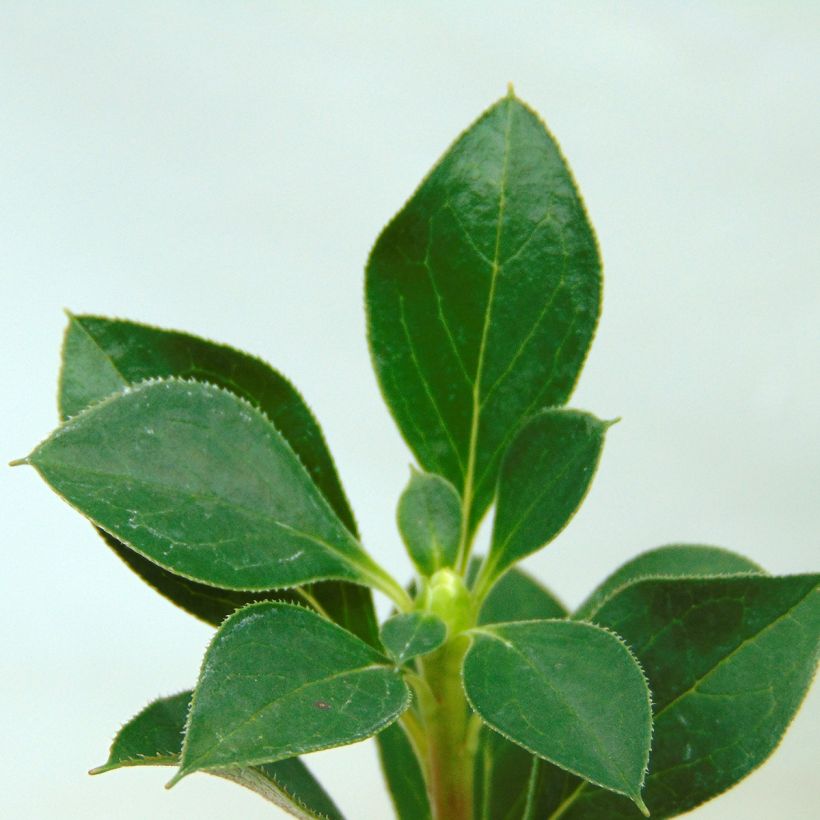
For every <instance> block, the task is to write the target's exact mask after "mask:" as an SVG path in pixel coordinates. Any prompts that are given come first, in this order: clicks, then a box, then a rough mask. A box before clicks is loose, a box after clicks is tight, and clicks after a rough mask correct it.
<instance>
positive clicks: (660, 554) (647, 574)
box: [574, 544, 765, 620]
mask: <svg viewBox="0 0 820 820" xmlns="http://www.w3.org/2000/svg"><path fill="white" fill-rule="evenodd" d="M749 572H752V573H755V574H765V571H764V570H763V569H762V568H761V567H760V566H758V565H757V564H755V563H754V562H753V561H750V560H749V559H748V558H745V557H744V556H742V555H739V554H738V553H736V552H731V551H730V550H727V549H723V548H721V547H707V546H702V545H700V544H671V545H669V546H667V547H657V548H656V549H653V550H649V551H648V552H644V553H641V554H640V555H638V556H636V557H635V558H633V559H632V560H631V561H627V562H626V563H625V564H624V565H623V566H622V567H619V568H618V569H617V570H615V572H613V573H612V575H610V576H609V578H607V579H606V580H605V581H604V582H603V583H602V584H601V585H600V586H599V587H598V588H597V589H596V590H595V591H594V592H593V593H592V594H591V595H590V596H589V598H587V600H586V601H584V603H583V604H581V606H580V607H579V608H578V611H577V612H576V613H575V616H574V617H575V618H577V619H578V620H585V619H586V618H587V617H588V616H589V614H590V613H591V612H594V611H595V610H597V609H598V608H599V607H600V606H601V604H602V603H603V602H604V601H605V600H606V599H607V598H608V597H609V596H610V595H612V593H613V592H615V591H616V590H618V589H620V588H621V587H624V586H626V585H627V584H630V583H633V582H634V581H638V580H640V579H641V578H651V577H658V576H664V577H667V578H692V577H697V576H704V575H706V576H708V575H735V574H737V573H749Z"/></svg>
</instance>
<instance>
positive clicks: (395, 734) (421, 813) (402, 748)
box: [376, 722, 432, 820]
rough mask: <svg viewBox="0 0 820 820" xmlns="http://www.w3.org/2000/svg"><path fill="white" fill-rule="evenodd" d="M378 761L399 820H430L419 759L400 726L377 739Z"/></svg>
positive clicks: (395, 725)
mask: <svg viewBox="0 0 820 820" xmlns="http://www.w3.org/2000/svg"><path fill="white" fill-rule="evenodd" d="M376 741H377V743H378V747H379V760H380V761H381V764H382V771H383V772H384V778H385V780H386V781H387V786H388V789H389V791H390V797H391V798H392V800H393V808H395V810H396V816H397V817H398V820H431V818H432V813H431V811H430V801H429V799H428V797H427V785H426V784H425V782H424V775H423V774H422V771H421V765H420V763H419V759H418V757H417V756H416V753H415V751H414V750H413V747H412V745H411V744H410V741H409V739H408V738H407V735H406V734H405V732H404V729H403V728H402V727H401V724H400V723H399V722H396V723H391V724H390V726H388V727H387V728H386V729H384V730H383V731H381V732H379V734H378V735H376Z"/></svg>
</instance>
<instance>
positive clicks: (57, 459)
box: [21, 91, 820, 820]
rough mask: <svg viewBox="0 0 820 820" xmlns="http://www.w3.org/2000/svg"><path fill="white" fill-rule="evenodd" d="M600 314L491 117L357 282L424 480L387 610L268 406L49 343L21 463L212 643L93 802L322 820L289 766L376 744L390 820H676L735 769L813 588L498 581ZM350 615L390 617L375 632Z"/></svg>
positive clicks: (567, 221) (763, 735)
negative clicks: (238, 804)
mask: <svg viewBox="0 0 820 820" xmlns="http://www.w3.org/2000/svg"><path fill="white" fill-rule="evenodd" d="M600 293H601V263H600V258H599V253H598V248H597V244H596V241H595V237H594V234H593V231H592V228H591V225H590V223H589V220H588V218H587V215H586V212H585V209H584V206H583V203H582V201H581V198H580V195H579V193H578V190H577V188H576V185H575V183H574V181H573V178H572V175H571V173H570V171H569V168H568V167H567V165H566V162H565V161H564V159H563V157H562V155H561V153H560V151H559V149H558V146H557V144H556V143H555V141H554V139H553V138H552V136H551V135H550V133H549V132H548V131H547V129H546V128H545V126H544V125H543V123H542V122H541V121H540V119H539V118H538V117H537V116H536V115H535V114H534V113H533V112H532V111H531V110H530V109H529V108H528V107H527V106H526V105H524V104H523V103H522V102H521V101H520V100H519V99H517V98H516V97H515V96H514V94H513V93H512V91H511V92H510V93H509V94H508V95H507V96H506V97H504V98H503V99H502V100H500V101H499V102H498V103H496V104H495V105H493V106H492V107H491V108H490V109H489V110H488V111H487V112H485V113H484V114H483V115H482V116H481V117H480V118H479V119H478V120H477V121H476V122H475V123H474V124H473V125H472V126H471V127H470V128H469V129H468V130H467V131H465V132H464V133H463V134H462V135H461V136H460V137H459V138H458V140H457V141H456V142H455V143H454V145H453V146H452V147H451V148H450V149H449V150H448V151H447V152H446V153H445V155H444V157H443V158H442V159H441V160H440V161H439V163H438V164H437V165H436V166H435V168H434V169H433V170H432V171H431V173H430V174H429V175H428V176H427V178H426V179H425V180H424V181H423V182H422V184H421V186H420V187H419V189H418V190H417V191H416V192H415V194H414V195H413V196H412V197H411V198H410V200H409V201H408V202H407V204H406V205H405V206H404V208H403V209H402V210H401V211H400V212H399V214H398V215H397V216H396V217H395V218H394V219H393V220H392V221H391V222H390V223H389V225H388V226H387V227H386V228H385V229H384V231H383V232H382V234H381V236H380V237H379V238H378V240H377V241H376V244H375V246H374V248H373V251H372V253H371V256H370V259H369V261H368V263H367V271H366V304H367V313H368V335H369V341H370V346H371V351H372V355H373V362H374V367H375V370H376V374H377V376H378V379H379V383H380V385H381V388H382V391H383V393H384V397H385V400H386V402H387V405H388V407H389V408H390V411H391V412H392V414H393V416H394V418H395V420H396V422H397V424H398V426H399V428H400V430H401V432H402V434H403V435H404V438H405V439H406V441H407V443H408V445H409V446H410V448H411V449H412V451H413V453H414V454H415V457H416V459H417V461H418V465H419V468H420V469H416V468H414V469H413V472H412V475H411V477H410V481H409V483H408V485H407V488H406V490H405V491H404V493H403V494H402V496H401V498H400V499H399V503H398V510H397V522H398V527H399V531H400V533H401V536H402V538H403V540H404V543H405V545H406V547H407V552H408V555H409V557H410V559H411V561H412V563H413V565H414V567H415V570H416V576H415V578H414V580H413V581H412V582H411V584H410V586H409V587H405V586H403V585H402V584H401V583H400V582H399V581H397V580H395V579H394V578H393V577H392V576H391V575H390V574H389V573H387V572H386V571H385V570H384V569H383V568H382V567H381V566H380V565H379V563H378V562H377V561H376V559H375V558H374V557H373V556H372V555H371V554H370V553H368V552H367V550H366V549H365V547H364V546H363V544H362V542H361V539H360V538H359V535H358V531H357V527H356V522H355V519H354V517H353V514H352V512H351V509H350V505H349V503H348V501H347V498H346V496H345V493H344V490H343V488H342V484H341V482H340V480H339V477H338V475H337V472H336V468H335V466H334V463H333V460H332V457H331V455H330V452H329V449H328V447H327V444H326V442H325V440H324V437H323V435H322V432H321V430H320V428H319V425H318V423H317V422H316V420H315V418H314V417H313V414H312V413H311V411H310V410H309V409H308V407H307V405H306V404H305V402H304V400H303V399H302V397H301V396H300V394H299V393H298V392H297V391H296V389H295V388H294V387H293V386H292V385H291V384H290V382H289V381H288V380H287V379H286V378H285V377H284V376H283V375H282V374H280V373H279V372H278V371H276V370H274V369H273V368H271V367H270V366H268V365H267V364H265V363H264V362H262V361H260V360H258V359H256V358H254V357H252V356H249V355H247V354H245V353H241V352H238V351H236V350H233V349H231V348H228V347H225V346H222V345H218V344H214V343H212V342H209V341H207V340H204V339H199V338H196V337H194V336H190V335H187V334H184V333H179V332H175V331H168V330H161V329H158V328H153V327H148V326H145V325H141V324H136V323H133V322H128V321H121V320H111V319H105V318H102V317H96V316H69V322H68V329H67V331H66V335H65V340H64V345H63V366H62V372H61V375H60V390H59V405H60V413H61V422H62V423H61V425H60V426H59V427H58V428H57V430H56V431H55V432H54V433H52V434H51V435H50V436H49V437H48V438H47V439H46V440H45V441H43V442H42V443H41V444H40V445H39V446H37V447H36V448H35V449H34V450H33V451H32V453H31V454H30V455H29V456H28V457H27V458H25V459H22V460H21V462H23V463H27V464H30V465H32V466H33V467H34V468H35V469H36V470H37V471H38V472H39V473H40V475H41V476H42V477H43V479H44V480H45V481H46V482H47V483H48V484H49V485H50V486H51V488H52V489H53V490H54V491H55V492H56V493H58V494H59V495H60V496H62V498H63V499H65V500H66V501H67V502H68V503H69V504H70V505H71V506H72V507H74V508H75V509H76V510H77V511H78V512H80V513H81V514H82V515H84V516H85V517H86V518H87V519H88V520H89V521H91V522H92V523H93V524H94V525H95V526H96V527H97V529H98V532H99V533H100V535H102V537H103V538H104V540H105V542H106V543H107V544H108V545H109V546H110V547H111V549H112V550H114V552H115V553H116V554H117V555H118V556H119V557H120V558H122V560H123V561H125V563H126V564H127V565H128V566H130V567H131V568H132V569H133V570H134V571H135V572H136V574H137V575H139V576H140V577H141V578H142V579H143V580H144V581H146V582H147V583H148V584H150V585H151V586H152V587H154V588H155V589H156V590H157V591H158V592H160V593H161V594H162V595H164V596H165V597H166V598H168V599H169V600H170V601H171V602H173V603H174V604H176V605H178V606H179V607H181V608H182V609H184V610H186V611H188V612H190V613H191V614H193V615H195V616H197V617H199V618H201V619H203V620H204V621H206V622H207V623H209V624H211V625H213V626H214V627H216V632H215V634H214V636H213V640H212V641H211V643H210V646H209V647H208V649H207V651H206V653H205V658H204V661H203V664H202V668H201V670H200V673H199V677H198V679H197V681H196V685H195V687H194V689H193V690H192V691H191V692H183V693H181V694H179V695H175V696H173V697H169V698H162V699H160V700H157V701H154V702H153V703H151V704H150V705H149V706H147V707H146V708H145V709H144V710H143V711H142V712H140V713H139V714H138V715H137V716H136V717H135V718H133V719H132V720H131V721H130V722H128V723H127V724H126V725H125V726H124V727H123V729H122V730H121V731H120V732H119V733H118V735H117V736H116V738H115V740H114V742H113V745H112V747H111V751H110V755H109V759H108V761H107V762H106V763H105V764H104V765H102V766H100V767H99V768H98V769H95V770H94V773H99V772H104V771H110V770H112V769H117V768H122V767H129V766H144V765H166V766H176V767H178V768H177V772H176V774H175V775H174V777H173V778H172V780H171V784H169V785H172V784H173V783H175V782H177V781H178V780H180V779H181V778H182V777H184V776H186V775H188V774H191V773H193V772H197V771H202V772H208V773H211V774H216V775H218V776H221V777H224V778H228V779H230V780H233V781H235V782H237V783H240V784H241V785H244V786H246V787H248V788H251V789H253V790H255V791H256V792H258V793H259V794H260V795H261V796H262V797H264V798H266V799H268V800H270V801H271V802H272V803H274V804H276V805H277V806H279V807H280V808H282V809H284V810H285V811H287V812H290V813H291V814H293V815H294V816H296V817H302V818H321V817H324V818H334V819H335V818H341V816H342V815H341V813H340V812H339V809H338V808H337V807H336V806H335V804H334V803H333V801H332V800H331V798H330V797H329V796H328V795H327V794H326V793H325V791H324V790H323V789H322V787H321V786H320V785H319V783H318V782H317V781H316V780H315V778H314V777H313V776H312V775H311V773H310V772H309V770H308V769H307V767H306V766H305V764H304V763H303V762H302V761H301V759H300V757H299V755H303V754H307V753H310V752H313V751H317V750H320V749H327V748H330V747H334V746H341V745H344V744H348V743H353V742H355V741H359V740H362V739H364V738H366V737H370V736H374V735H375V736H376V737H377V740H378V743H379V752H380V756H381V759H382V763H383V767H384V772H385V776H386V780H387V782H388V785H389V787H390V790H391V794H392V797H393V800H394V805H395V808H396V813H397V815H398V816H399V817H400V818H401V820H426V818H437V820H443V819H444V818H446V820H467V819H468V818H476V820H479V819H480V820H532V818H536V817H537V818H548V819H549V820H557V818H566V820H593V818H621V817H623V818H634V817H640V816H641V813H644V814H649V813H650V812H651V814H652V816H653V817H659V818H663V817H674V816H677V815H680V814H682V813H685V812H687V811H689V810H691V809H692V808H694V807H696V806H698V805H700V804H701V803H703V802H704V801H707V800H709V799H711V798H712V797H714V796H716V795H718V794H720V793H721V792H723V791H725V790H726V789H728V788H730V787H731V786H732V785H734V784H735V783H737V782H738V781H739V780H741V779H742V778H744V777H745V776H746V775H748V774H749V773H750V772H751V771H752V770H753V769H754V768H756V767H757V766H759V765H760V764H761V763H762V762H763V761H764V760H765V759H766V758H767V757H768V756H769V755H770V754H771V753H772V751H773V750H774V749H775V747H776V746H777V743H778V742H779V740H780V738H781V737H782V735H783V733H784V732H785V730H786V728H787V727H788V725H789V722H790V721H791V720H792V718H793V717H794V715H795V713H796V711H797V710H798V708H799V706H800V703H801V702H802V700H803V698H804V696H805V694H806V692H807V690H808V688H809V686H810V684H811V680H812V678H813V675H814V671H815V666H816V660H817V650H818V636H819V635H820V606H819V605H818V594H817V593H818V580H820V576H818V575H796V576H789V577H772V576H770V575H768V574H766V572H765V571H764V570H762V569H761V568H760V567H759V566H757V565H756V564H755V563H753V562H751V561H749V560H748V559H746V558H744V557H742V556H739V555H736V554H734V553H731V552H729V551H727V550H722V549H718V548H715V547H709V546H703V545H673V546H668V547H662V548H659V549H657V550H653V551H650V552H648V553H645V554H643V555H641V556H639V557H638V558H636V559H634V560H632V561H630V562H629V563H627V564H626V565H625V566H623V567H622V568H621V569H619V570H618V571H617V572H615V573H614V574H613V575H612V576H610V578H608V579H605V580H604V581H603V582H602V583H601V585H600V586H599V587H598V588H597V589H596V590H594V591H593V592H592V593H591V595H590V597H589V598H588V599H587V601H585V602H584V603H583V604H582V605H581V607H580V608H579V609H578V610H577V611H576V612H575V613H574V614H573V613H571V612H569V611H567V609H566V608H565V607H564V605H563V604H562V603H561V602H560V601H559V600H558V599H557V598H556V597H555V596H554V595H553V594H552V593H551V592H549V591H548V590H546V589H545V588H544V587H542V586H541V585H540V584H539V583H538V582H537V581H535V580H534V579H533V578H531V577H529V576H528V575H527V574H526V573H525V572H524V571H523V570H521V568H520V567H519V566H517V565H518V563H519V562H520V561H521V560H522V559H523V558H525V557H526V556H528V555H530V554H532V553H533V552H535V551H536V550H539V549H541V548H542V547H544V546H545V545H546V544H548V543H550V542H551V541H552V540H553V539H554V538H555V537H556V536H557V535H558V534H559V533H560V532H561V530H562V529H563V528H564V527H566V526H567V524H568V523H569V522H570V520H571V519H572V517H573V515H574V514H575V512H576V510H577V509H578V507H579V505H580V504H581V502H582V500H583V498H584V496H585V494H586V492H587V491H588V489H589V487H590V485H591V483H592V480H593V478H594V474H595V470H596V467H597V465H598V462H599V460H600V458H601V457H602V452H603V449H604V445H605V440H606V437H607V435H608V434H609V433H608V431H609V428H610V426H611V424H612V422H609V421H601V420H599V419H597V418H596V417H595V416H593V415H592V414H590V413H587V412H582V411H579V410H574V409H568V408H566V407H565V404H566V402H567V401H568V399H569V397H570V395H571V392H572V389H573V387H574V385H575V382H576V380H577V379H578V376H579V374H580V371H581V368H582V365H583V362H584V359H585V357H586V354H587V351H588V348H589V345H590V343H591V340H592V337H593V334H594V332H595V327H596V324H597V319H598V314H599V309H600ZM491 506H494V509H495V514H494V521H493V527H492V534H491V540H490V544H489V549H488V551H487V554H486V555H485V556H484V557H483V558H480V557H478V556H476V555H474V554H473V542H474V535H475V532H476V529H477V527H478V524H479V523H480V521H481V520H482V518H483V516H484V515H485V513H486V512H487V510H488V509H489V508H490V507H491ZM408 589H409V590H410V591H409V592H408ZM371 590H375V591H377V592H379V593H382V594H384V595H386V596H388V598H389V599H390V600H391V602H392V604H393V606H394V607H395V610H394V611H393V613H392V614H391V615H390V617H389V618H388V619H387V620H386V621H385V622H384V623H383V624H382V625H381V628H379V626H378V624H377V621H376V618H375V614H374V609H373V603H372V598H371Z"/></svg>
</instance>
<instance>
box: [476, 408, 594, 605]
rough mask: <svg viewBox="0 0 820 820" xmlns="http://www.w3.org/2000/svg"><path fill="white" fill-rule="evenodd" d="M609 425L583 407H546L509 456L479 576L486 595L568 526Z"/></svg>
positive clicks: (523, 430) (478, 582)
mask: <svg viewBox="0 0 820 820" xmlns="http://www.w3.org/2000/svg"><path fill="white" fill-rule="evenodd" d="M609 426H610V423H608V422H603V421H600V420H599V419H597V418H595V416H593V415H591V414H590V413H583V412H581V411H578V410H563V409H550V410H544V411H542V412H541V413H539V414H538V415H536V416H534V417H533V418H531V419H530V421H528V422H527V423H526V424H525V425H524V426H523V427H522V428H521V430H520V431H519V432H518V434H517V435H516V437H515V439H514V440H513V442H512V444H511V445H510V447H509V449H508V450H507V452H506V453H505V455H504V461H503V463H502V465H501V472H500V474H499V478H498V501H497V505H496V513H495V522H494V525H493V534H492V541H491V544H490V551H489V554H488V555H487V558H486V560H485V562H484V565H483V566H482V568H481V570H480V572H479V576H478V579H477V580H476V594H477V595H478V596H479V598H481V597H482V596H483V595H484V594H486V592H487V590H488V588H489V587H490V586H491V585H492V584H493V582H494V581H495V579H496V578H498V577H499V576H500V575H501V574H502V573H503V572H504V571H505V570H506V569H507V568H508V567H510V566H511V565H512V564H513V563H515V562H516V561H519V560H521V559H522V558H524V557H526V556H527V555H530V554H531V553H533V552H535V551H537V550H538V549H540V548H541V547H542V546H543V545H544V544H546V543H549V541H551V540H552V539H553V538H555V536H556V535H558V533H560V532H561V530H563V529H564V527H566V526H567V524H568V523H569V521H570V520H571V519H572V517H573V515H574V514H575V512H576V511H577V509H578V507H579V506H580V504H581V501H582V500H583V498H584V497H585V495H586V494H587V492H588V491H589V487H590V485H591V483H592V478H593V476H594V474H595V470H596V468H597V465H598V462H599V460H600V457H601V451H602V448H603V444H604V435H605V433H606V430H607V428H608V427H609Z"/></svg>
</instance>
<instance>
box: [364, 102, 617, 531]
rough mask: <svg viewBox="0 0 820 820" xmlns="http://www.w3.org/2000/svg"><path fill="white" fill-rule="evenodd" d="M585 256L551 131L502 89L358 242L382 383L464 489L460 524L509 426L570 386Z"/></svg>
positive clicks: (587, 266) (582, 350)
mask: <svg viewBox="0 0 820 820" xmlns="http://www.w3.org/2000/svg"><path fill="white" fill-rule="evenodd" d="M600 268H601V266H600V260H599V256H598V249H597V245H596V242H595V237H594V235H593V232H592V228H591V227H590V224H589V222H588V220H587V217H586V214H585V212H584V207H583V204H582V202H581V199H580V196H579V194H578V191H577V189H576V187H575V184H574V181H573V179H572V176H571V174H570V171H569V169H568V167H567V165H566V163H565V161H564V159H563V157H562V156H561V153H560V151H559V149H558V146H557V145H556V143H555V141H554V140H553V138H552V136H551V135H550V134H549V132H548V131H547V130H546V128H545V127H544V124H543V123H542V122H541V121H540V120H539V118H538V117H537V115H536V114H534V113H533V112H532V111H531V110H530V109H529V108H527V107H526V106H525V105H524V104H523V103H521V102H520V101H519V100H518V99H516V98H515V97H514V96H513V95H512V94H510V95H508V96H507V97H505V98H504V99H502V100H501V101H499V102H498V103H497V104H496V105H494V106H493V107H492V108H490V109H489V110H488V111H487V112H486V113H484V114H483V115H482V116H481V117H480V118H479V119H478V120H477V121H476V122H475V123H474V124H473V125H472V126H471V127H470V128H469V129H468V130H467V131H466V132H465V133H464V134H462V136H461V137H460V138H459V139H458V140H457V141H456V142H455V144H454V145H453V146H452V147H451V148H450V150H449V151H448V152H447V153H446V154H445V155H444V157H443V158H442V159H441V160H440V161H439V163H438V164H437V165H436V167H435V168H434V169H433V170H432V172H431V173H430V175H429V176H428V177H427V178H426V179H425V180H424V182H423V183H422V184H421V186H420V187H419V189H418V190H417V191H416V193H415V194H414V195H413V197H412V198H411V199H410V201H409V202H408V203H407V205H405V207H404V208H403V209H402V211H401V212H400V213H399V214H398V215H397V216H396V217H395V218H394V219H393V221H392V222H391V223H390V224H389V225H388V226H387V227H386V228H385V229H384V231H383V232H382V234H381V236H380V237H379V239H378V240H377V242H376V244H375V246H374V248H373V252H372V253H371V255H370V259H369V262H368V265H367V281H366V289H367V307H368V330H369V338H370V345H371V350H372V353H373V359H374V366H375V369H376V372H377V374H378V377H379V381H380V383H381V386H382V390H383V392H384V395H385V398H386V400H387V403H388V405H389V406H390V409H391V411H392V413H393V416H394V418H395V419H396V422H397V423H398V425H399V428H400V429H401V431H402V433H403V435H404V437H405V439H406V440H407V442H408V444H409V445H410V447H411V448H412V449H413V451H414V452H415V453H416V456H417V457H418V459H419V462H420V463H421V464H422V466H424V468H425V469H427V470H429V471H430V472H435V473H438V474H439V475H443V476H445V477H446V478H447V479H448V480H449V481H450V482H451V483H452V484H453V485H454V486H455V487H456V488H457V489H458V490H459V492H460V494H461V495H462V496H463V497H464V501H465V507H464V508H465V510H466V511H467V518H468V521H469V529H470V530H473V529H474V528H475V526H476V525H477V523H478V521H479V520H480V519H481V516H482V515H483V513H484V512H485V510H486V509H487V506H488V505H489V503H490V501H491V499H492V496H493V493H494V490H495V483H496V476H497V473H498V464H499V460H500V458H501V456H502V454H503V453H504V451H505V450H506V448H507V445H508V444H509V442H510V440H511V439H512V436H513V435H514V434H515V432H516V430H517V429H518V427H519V426H520V425H521V423H522V422H523V421H524V420H526V419H527V418H528V417H529V416H530V415H532V414H533V413H535V412H536V411H538V410H540V409H542V408H544V407H550V406H554V405H560V404H563V403H564V402H566V400H567V399H568V397H569V395H570V393H571V392H572V388H573V386H574V384H575V381H576V379H577V377H578V374H579V372H580V369H581V366H582V364H583V361H584V358H585V356H586V352H587V349H588V347H589V344H590V341H591V339H592V335H593V333H594V330H595V325H596V323H597V319H598V312H599V305H600V289H601V274H600Z"/></svg>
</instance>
